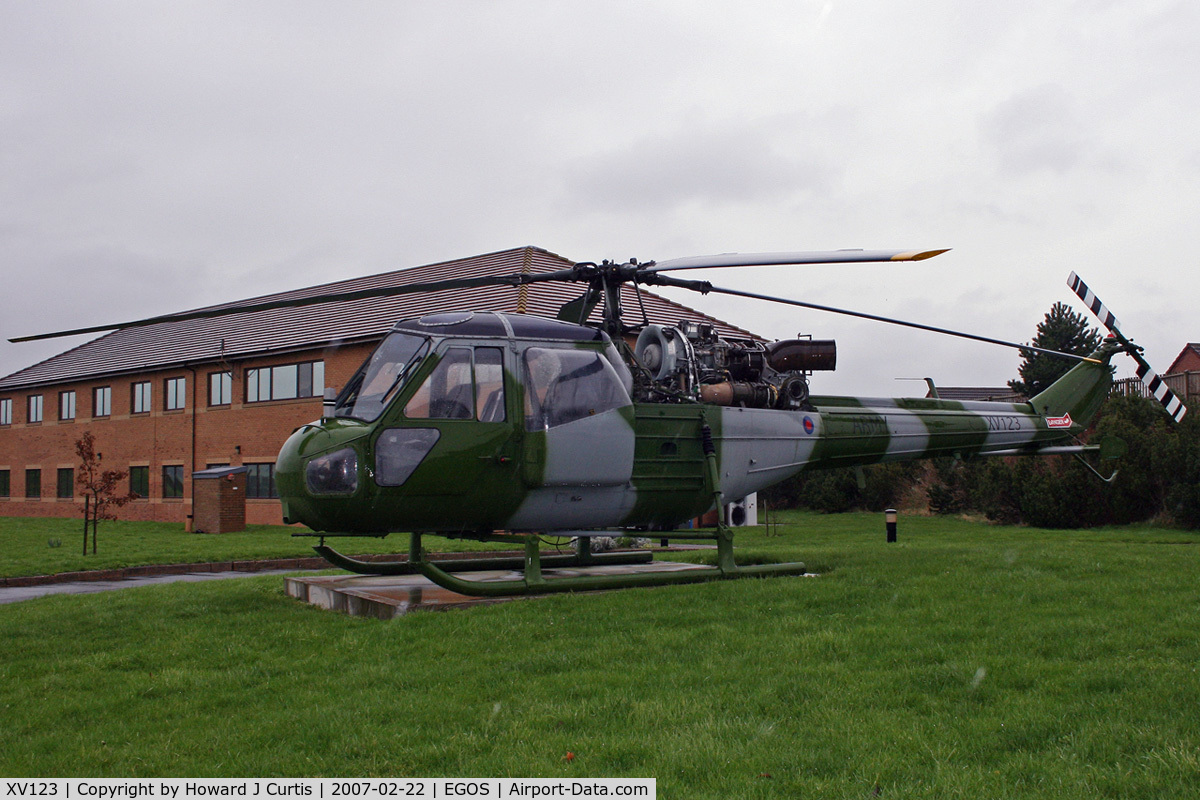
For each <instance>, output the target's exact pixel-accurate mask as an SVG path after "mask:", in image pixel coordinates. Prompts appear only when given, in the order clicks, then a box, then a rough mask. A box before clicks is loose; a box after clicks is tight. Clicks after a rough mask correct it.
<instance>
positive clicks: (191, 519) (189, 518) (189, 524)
mask: <svg viewBox="0 0 1200 800" xmlns="http://www.w3.org/2000/svg"><path fill="white" fill-rule="evenodd" d="M183 368H184V369H186V370H187V371H188V372H190V373H192V402H191V414H192V449H191V453H190V454H189V456H188V485H189V486H190V487H191V491H190V492H189V494H190V495H191V496H190V498H189V499H188V505H189V509H188V512H189V513H188V514H187V515H186V520H185V524H184V530H185V531H186V532H188V533H191V532H192V529H193V526H194V524H195V517H196V481H195V480H193V479H192V473H193V472H195V471H196V383H197V382H198V381H197V378H196V368H195V367H189V366H188V365H187V364H184V365H183Z"/></svg>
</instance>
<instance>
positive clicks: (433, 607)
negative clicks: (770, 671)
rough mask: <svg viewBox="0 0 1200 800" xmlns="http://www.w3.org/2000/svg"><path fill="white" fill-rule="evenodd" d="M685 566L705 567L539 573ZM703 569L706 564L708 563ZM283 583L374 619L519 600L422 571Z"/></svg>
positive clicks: (314, 600)
mask: <svg viewBox="0 0 1200 800" xmlns="http://www.w3.org/2000/svg"><path fill="white" fill-rule="evenodd" d="M688 569H706V567H705V566H704V565H702V564H687V563H681V562H676V561H651V562H650V563H648V564H625V565H614V566H603V567H577V568H573V569H543V570H542V574H543V575H544V576H545V577H546V578H548V579H553V578H564V577H569V576H575V575H611V574H614V573H617V574H629V573H642V572H671V571H678V570H688ZM709 569H711V568H710V567H709ZM520 578H521V573H520V572H519V571H515V570H511V571H510V570H490V571H487V572H472V573H471V575H470V580H480V581H502V580H520ZM284 584H285V588H286V590H287V593H288V594H289V595H290V596H292V597H295V598H296V599H298V600H303V601H304V602H306V603H311V604H312V605H315V606H318V607H319V608H327V609H330V610H332V611H340V612H342V613H345V614H350V615H351V616H357V617H375V618H377V619H392V618H393V617H399V616H402V615H404V614H407V613H409V612H411V611H442V610H446V609H451V608H470V607H472V606H479V605H485V604H492V603H504V602H507V601H509V600H516V599H519V598H517V597H470V596H468V595H462V594H458V593H457V592H452V591H450V590H449V589H444V588H442V587H441V586H438V585H437V584H435V583H433V582H432V581H430V580H429V579H428V578H426V577H425V576H423V575H396V576H381V575H311V576H309V575H301V576H289V577H286V578H284ZM546 596H548V595H522V596H521V597H546Z"/></svg>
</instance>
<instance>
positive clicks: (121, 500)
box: [75, 431, 137, 556]
mask: <svg viewBox="0 0 1200 800" xmlns="http://www.w3.org/2000/svg"><path fill="white" fill-rule="evenodd" d="M75 453H76V455H78V456H79V462H80V463H79V475H78V476H77V477H76V478H75V483H76V484H77V485H78V486H79V488H80V489H81V490H82V491H83V554H84V555H85V556H86V555H87V548H88V531H89V530H90V531H91V534H92V555H95V554H96V528H97V527H98V526H99V524H100V520H102V519H116V518H117V515H116V513H115V512H114V511H113V509H115V508H119V507H121V506H123V505H125V504H126V503H128V502H129V501H130V500H134V499H136V498H137V495H136V494H134V493H133V492H129V493H128V494H124V495H119V494H117V486H118V484H120V482H121V481H123V480H125V476H126V475H128V474H129V473H127V472H126V471H125V470H123V469H107V470H106V469H102V467H101V464H100V460H101V455H100V453H97V452H96V437H95V436H93V435H92V432H91V431H84V432H83V436H81V437H80V438H79V439H78V440H77V441H76V442H75Z"/></svg>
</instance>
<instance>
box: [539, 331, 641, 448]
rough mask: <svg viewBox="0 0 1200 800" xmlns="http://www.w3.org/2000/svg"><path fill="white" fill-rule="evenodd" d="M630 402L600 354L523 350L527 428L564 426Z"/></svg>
mask: <svg viewBox="0 0 1200 800" xmlns="http://www.w3.org/2000/svg"><path fill="white" fill-rule="evenodd" d="M631 403H632V401H631V400H630V399H629V393H628V392H627V391H626V390H625V387H624V385H623V384H622V382H621V379H620V377H618V376H617V373H616V371H615V370H614V369H613V367H612V365H611V364H610V363H609V362H608V360H607V359H605V357H604V355H603V354H602V353H598V352H596V351H595V350H574V349H549V348H543V347H531V348H529V349H528V350H526V351H525V429H526V430H530V431H536V430H542V429H545V428H554V427H557V426H559V425H566V424H567V423H569V422H574V421H575V420H578V419H583V418H585V417H590V416H592V415H594V414H599V413H601V412H604V411H609V410H611V409H614V408H620V407H622V406H627V405H630V404H631Z"/></svg>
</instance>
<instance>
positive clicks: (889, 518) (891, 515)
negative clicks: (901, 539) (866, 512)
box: [883, 508, 896, 542]
mask: <svg viewBox="0 0 1200 800" xmlns="http://www.w3.org/2000/svg"><path fill="white" fill-rule="evenodd" d="M883 519H884V521H885V522H886V523H887V540H888V541H889V542H894V541H896V509H894V508H889V509H887V510H885V511H884V512H883Z"/></svg>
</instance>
